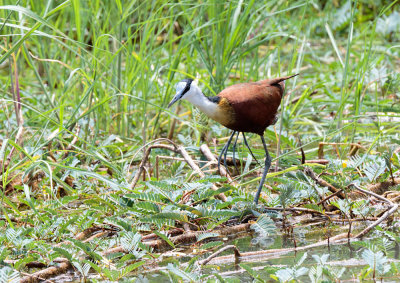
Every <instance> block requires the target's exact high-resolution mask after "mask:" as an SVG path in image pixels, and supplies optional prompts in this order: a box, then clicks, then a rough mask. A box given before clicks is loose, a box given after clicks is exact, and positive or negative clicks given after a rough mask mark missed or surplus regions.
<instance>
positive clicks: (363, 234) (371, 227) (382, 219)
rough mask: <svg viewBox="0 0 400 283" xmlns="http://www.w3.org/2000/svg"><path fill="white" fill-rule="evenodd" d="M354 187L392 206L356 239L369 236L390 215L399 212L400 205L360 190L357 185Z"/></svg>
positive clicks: (361, 190)
mask: <svg viewBox="0 0 400 283" xmlns="http://www.w3.org/2000/svg"><path fill="white" fill-rule="evenodd" d="M352 186H353V187H355V188H356V189H357V190H358V191H360V192H362V193H365V194H367V195H371V196H374V197H376V198H377V199H380V200H382V201H384V202H386V203H388V204H389V205H390V207H389V209H388V210H387V211H386V212H385V213H384V214H383V215H382V216H381V217H380V218H379V219H378V220H376V221H375V222H374V223H372V224H371V225H369V226H368V227H367V228H365V229H364V230H363V231H361V232H360V233H358V234H357V235H356V236H354V238H362V237H364V236H365V235H367V234H368V233H369V232H370V231H371V230H372V229H373V228H374V227H376V226H378V225H379V224H380V223H382V222H383V221H385V220H386V219H387V218H388V217H389V216H390V215H392V214H393V213H395V212H396V211H397V209H398V208H399V206H398V204H395V203H393V202H391V201H390V200H388V199H387V198H384V197H383V196H380V195H378V194H375V193H374V192H370V191H367V190H364V189H362V188H360V187H359V186H357V185H356V184H352Z"/></svg>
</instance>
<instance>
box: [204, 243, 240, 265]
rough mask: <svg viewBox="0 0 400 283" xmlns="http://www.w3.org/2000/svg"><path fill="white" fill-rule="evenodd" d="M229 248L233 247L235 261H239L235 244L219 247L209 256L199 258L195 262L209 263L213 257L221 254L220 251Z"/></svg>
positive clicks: (238, 253)
mask: <svg viewBox="0 0 400 283" xmlns="http://www.w3.org/2000/svg"><path fill="white" fill-rule="evenodd" d="M229 249H233V252H234V255H235V263H236V264H237V263H239V258H240V256H241V255H240V252H239V250H238V248H237V247H236V246H235V245H228V246H225V247H223V248H221V249H219V250H218V251H216V252H215V253H213V254H211V255H210V256H209V257H207V258H206V259H203V260H200V261H198V262H197V264H198V265H205V264H207V263H209V262H210V261H211V260H212V259H213V258H215V257H217V256H218V255H219V254H221V253H222V252H224V251H226V250H229Z"/></svg>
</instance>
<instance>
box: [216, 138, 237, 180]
mask: <svg viewBox="0 0 400 283" xmlns="http://www.w3.org/2000/svg"><path fill="white" fill-rule="evenodd" d="M235 133H236V131H233V132H232V134H231V136H230V137H229V139H228V141H227V143H226V144H225V145H224V147H223V148H222V150H221V153H220V154H219V156H218V164H217V165H218V171H219V172H220V173H221V170H220V167H221V158H222V155H224V166H225V168H227V166H226V154H227V152H228V148H229V145H230V144H231V141H232V138H233V136H234V135H235ZM227 170H228V169H227Z"/></svg>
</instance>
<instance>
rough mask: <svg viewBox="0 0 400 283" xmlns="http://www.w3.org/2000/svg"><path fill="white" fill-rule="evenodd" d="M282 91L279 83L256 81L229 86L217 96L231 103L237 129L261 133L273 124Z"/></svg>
mask: <svg viewBox="0 0 400 283" xmlns="http://www.w3.org/2000/svg"><path fill="white" fill-rule="evenodd" d="M282 93H283V87H282V86H281V85H279V83H278V84H273V85H270V84H266V83H263V82H256V83H243V84H236V85H233V86H230V87H228V88H226V89H224V90H223V91H222V92H221V93H219V94H218V96H220V97H221V98H226V99H227V100H228V102H229V104H230V105H231V107H232V110H233V111H234V116H235V124H236V125H237V130H239V131H240V130H243V131H249V132H256V133H262V132H264V130H265V128H266V127H267V126H269V125H271V124H273V122H274V120H275V116H276V112H277V110H278V107H279V104H280V103H281V98H282ZM239 128H240V129H239Z"/></svg>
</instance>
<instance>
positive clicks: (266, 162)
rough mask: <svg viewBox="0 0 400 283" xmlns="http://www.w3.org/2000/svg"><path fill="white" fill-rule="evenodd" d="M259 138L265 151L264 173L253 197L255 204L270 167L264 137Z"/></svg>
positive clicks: (269, 158)
mask: <svg viewBox="0 0 400 283" xmlns="http://www.w3.org/2000/svg"><path fill="white" fill-rule="evenodd" d="M260 137H261V141H262V143H263V146H264V150H265V168H264V172H263V174H262V176H261V181H260V184H259V185H258V188H257V193H256V196H255V197H254V203H255V204H257V203H258V199H259V198H260V193H261V190H262V188H263V185H264V182H265V177H266V176H267V173H268V170H269V167H270V166H271V157H270V156H269V153H268V149H267V145H266V144H265V140H264V136H260Z"/></svg>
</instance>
